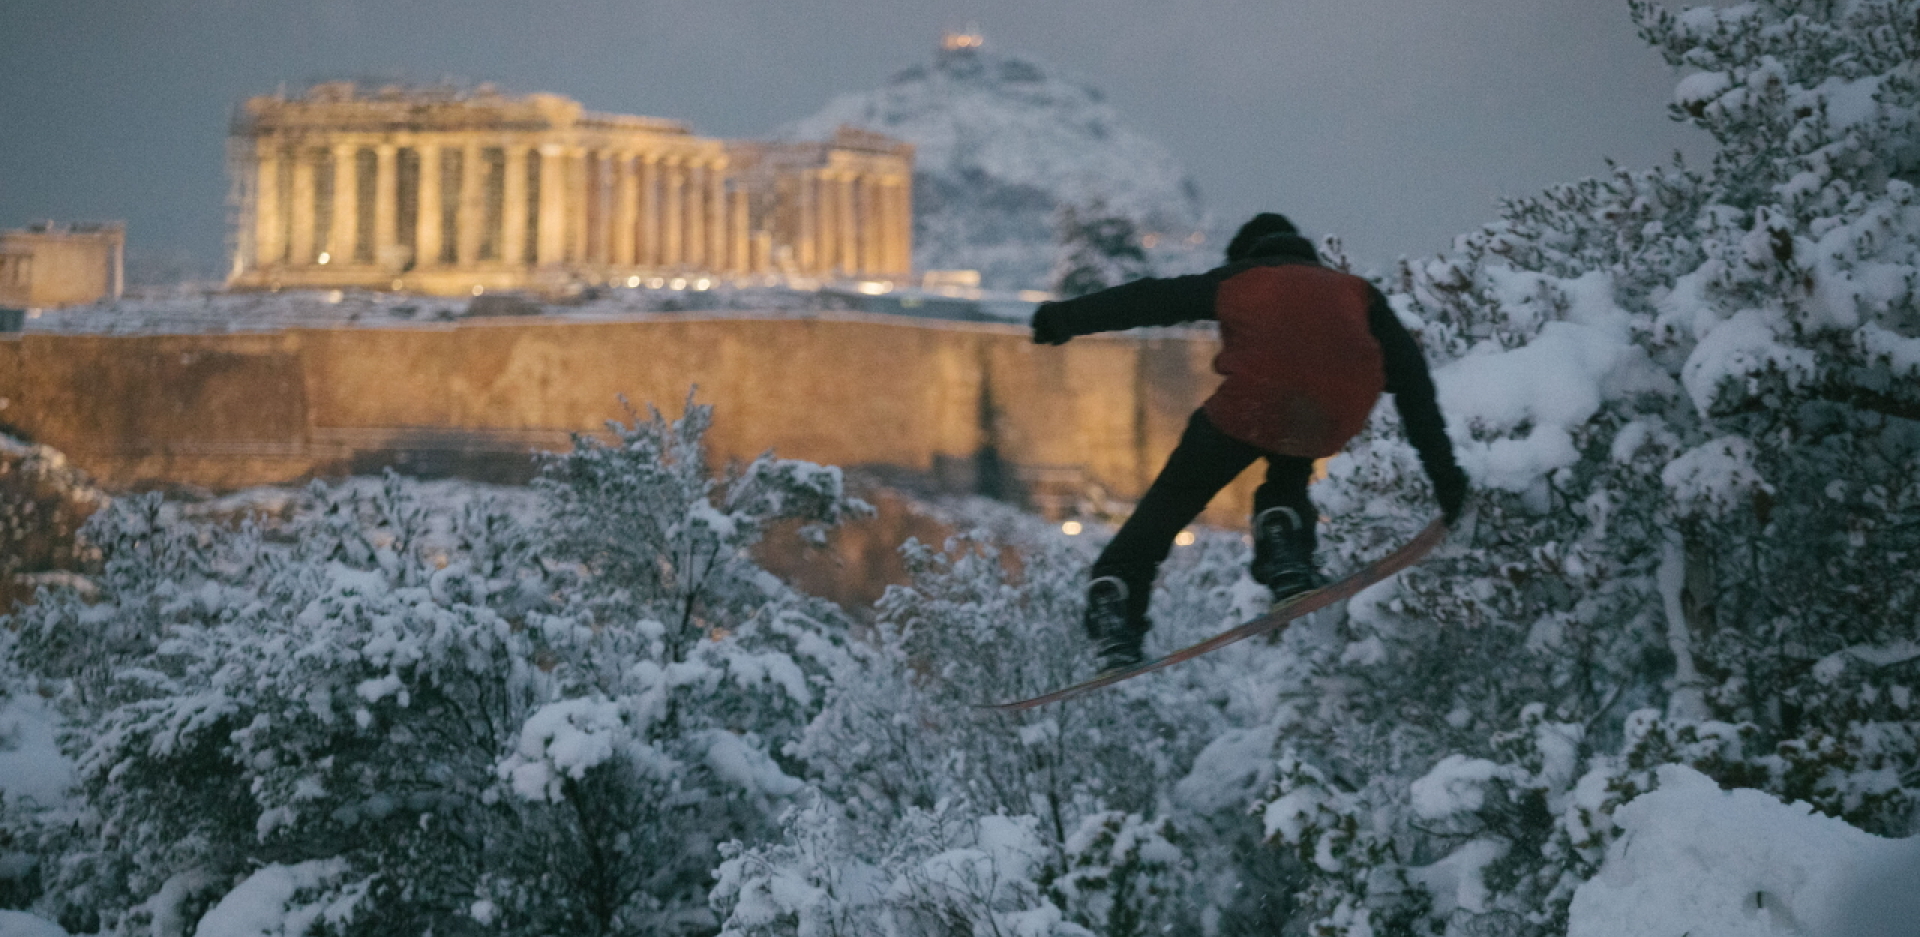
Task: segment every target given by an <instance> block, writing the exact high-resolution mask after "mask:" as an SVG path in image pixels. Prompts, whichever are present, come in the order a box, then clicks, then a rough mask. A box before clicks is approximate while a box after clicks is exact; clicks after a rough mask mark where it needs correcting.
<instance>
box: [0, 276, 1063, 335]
mask: <svg viewBox="0 0 1920 937" xmlns="http://www.w3.org/2000/svg"><path fill="white" fill-rule="evenodd" d="M683 279H684V278H683ZM868 289H869V290H871V292H863V291H862V290H861V289H860V288H859V285H858V284H848V285H846V286H844V287H831V288H826V289H819V288H814V287H812V286H807V287H805V288H801V287H788V286H740V285H733V284H723V283H715V282H711V281H702V280H699V279H697V278H696V279H692V280H685V281H684V282H678V283H677V284H676V281H673V280H666V279H662V280H661V283H660V285H658V286H650V285H648V282H647V281H643V282H642V283H641V284H640V285H638V286H633V287H629V286H626V285H624V284H622V285H620V286H611V287H596V288H593V289H589V290H584V291H583V292H582V293H581V294H580V295H579V296H577V297H575V298H573V299H570V300H566V301H540V300H537V299H533V300H529V302H530V303H532V304H533V305H532V306H531V307H528V308H529V311H530V313H531V314H535V315H537V316H538V317H539V318H540V319H541V320H542V321H554V322H620V321H635V320H647V319H655V318H663V317H675V316H683V315H688V314H696V315H699V316H701V317H703V318H712V317H717V316H729V315H745V316H752V317H756V318H765V317H768V316H794V317H807V316H816V315H821V314H823V313H824V314H832V313H835V312H849V311H851V312H861V311H865V312H874V313H882V314H887V313H891V314H896V315H901V316H903V317H911V318H919V319H936V320H937V319H943V318H951V319H962V320H974V321H986V322H1025V321H1026V319H1027V317H1028V316H1030V315H1031V314H1032V311H1033V306H1034V303H1035V302H1036V301H1037V299H1038V297H1036V296H1033V295H1027V296H1022V295H1020V294H1017V293H1010V292H992V291H979V290H972V291H965V292H963V293H962V294H961V295H953V294H950V293H941V292H928V291H922V290H917V289H904V288H896V287H894V286H892V285H887V286H886V287H885V288H884V289H882V288H880V287H877V286H870V287H868ZM468 308H469V300H468V298H464V297H443V296H418V295H412V294H407V293H387V292H375V291H370V290H288V291H285V292H277V293H228V292H225V291H223V290H221V289H219V288H218V287H217V286H214V285H210V284H208V285H189V286H181V287H175V288H167V289H149V290H142V291H135V292H129V293H128V294H127V295H126V296H124V297H122V298H121V299H118V300H105V301H102V302H97V303H91V304H87V305H83V306H70V307H67V308H63V309H49V310H44V311H37V312H30V313H29V316H28V318H27V319H26V320H25V321H24V331H25V332H28V333H65V334H81V333H88V334H106V335H132V334H144V333H206V332H261V331H272V330H275V329H288V328H329V327H334V328H337V327H351V328H419V327H421V326H423V325H434V324H446V323H452V322H457V321H463V320H466V317H467V313H468ZM534 310H537V311H534Z"/></svg>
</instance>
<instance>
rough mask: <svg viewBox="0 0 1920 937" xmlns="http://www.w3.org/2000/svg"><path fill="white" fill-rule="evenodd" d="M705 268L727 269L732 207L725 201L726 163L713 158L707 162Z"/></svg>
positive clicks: (729, 267) (728, 267) (729, 265)
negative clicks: (710, 161) (712, 160)
mask: <svg viewBox="0 0 1920 937" xmlns="http://www.w3.org/2000/svg"><path fill="white" fill-rule="evenodd" d="M706 203H707V269H709V270H721V271H724V270H729V269H731V264H730V262H729V260H728V259H727V251H728V233H727V232H728V231H729V229H730V228H731V227H732V209H731V208H730V206H729V205H728V202H727V164H726V161H725V160H715V161H714V162H712V163H709V164H707V198H706Z"/></svg>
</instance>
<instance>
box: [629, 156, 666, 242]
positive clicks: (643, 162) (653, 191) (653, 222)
mask: <svg viewBox="0 0 1920 937" xmlns="http://www.w3.org/2000/svg"><path fill="white" fill-rule="evenodd" d="M639 171H640V179H639V185H638V188H639V190H640V191H639V202H638V204H637V205H636V206H635V207H636V209H637V210H638V214H639V216H640V217H639V219H638V220H637V221H635V222H634V230H633V238H634V255H635V258H636V262H637V263H638V264H639V265H640V266H642V267H650V268H657V267H659V266H660V263H661V261H660V157H658V156H655V155H654V154H652V153H642V154H640V166H639Z"/></svg>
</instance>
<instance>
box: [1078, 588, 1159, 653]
mask: <svg viewBox="0 0 1920 937" xmlns="http://www.w3.org/2000/svg"><path fill="white" fill-rule="evenodd" d="M1131 599H1132V595H1131V590H1129V589H1128V588H1127V584H1126V583H1125V582H1124V581H1122V580H1121V579H1120V577H1118V576H1101V577H1100V578H1098V579H1095V580H1094V581H1093V582H1092V583H1090V584H1088V586H1087V614H1086V620H1085V621H1086V627H1087V637H1089V638H1092V639H1093V654H1094V658H1095V659H1096V661H1097V662H1098V665H1099V672H1100V673H1107V672H1109V671H1114V670H1125V669H1127V668H1129V667H1133V666H1137V665H1138V664H1140V663H1141V662H1143V661H1144V660H1146V656H1145V655H1144V654H1142V653H1141V651H1140V639H1141V638H1143V637H1144V636H1145V635H1146V632H1147V623H1146V621H1145V616H1141V615H1135V614H1134V613H1133V604H1134V603H1133V602H1132V601H1131Z"/></svg>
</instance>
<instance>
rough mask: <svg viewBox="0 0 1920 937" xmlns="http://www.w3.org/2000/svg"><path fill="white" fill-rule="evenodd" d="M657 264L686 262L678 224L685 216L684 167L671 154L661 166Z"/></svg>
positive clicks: (675, 264) (685, 177) (680, 226)
mask: <svg viewBox="0 0 1920 937" xmlns="http://www.w3.org/2000/svg"><path fill="white" fill-rule="evenodd" d="M660 181H661V188H662V189H663V190H664V191H663V192H662V193H661V198H660V265H661V266H662V267H666V268H669V269H673V268H677V267H679V266H681V265H682V264H684V263H686V255H685V254H683V253H682V252H681V241H682V236H683V230H682V224H683V222H684V221H685V220H686V206H685V201H686V193H687V176H686V167H685V166H684V165H682V164H681V162H680V160H679V159H678V158H677V157H676V158H671V159H669V160H667V161H665V163H664V164H663V165H662V166H661V180H660Z"/></svg>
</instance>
